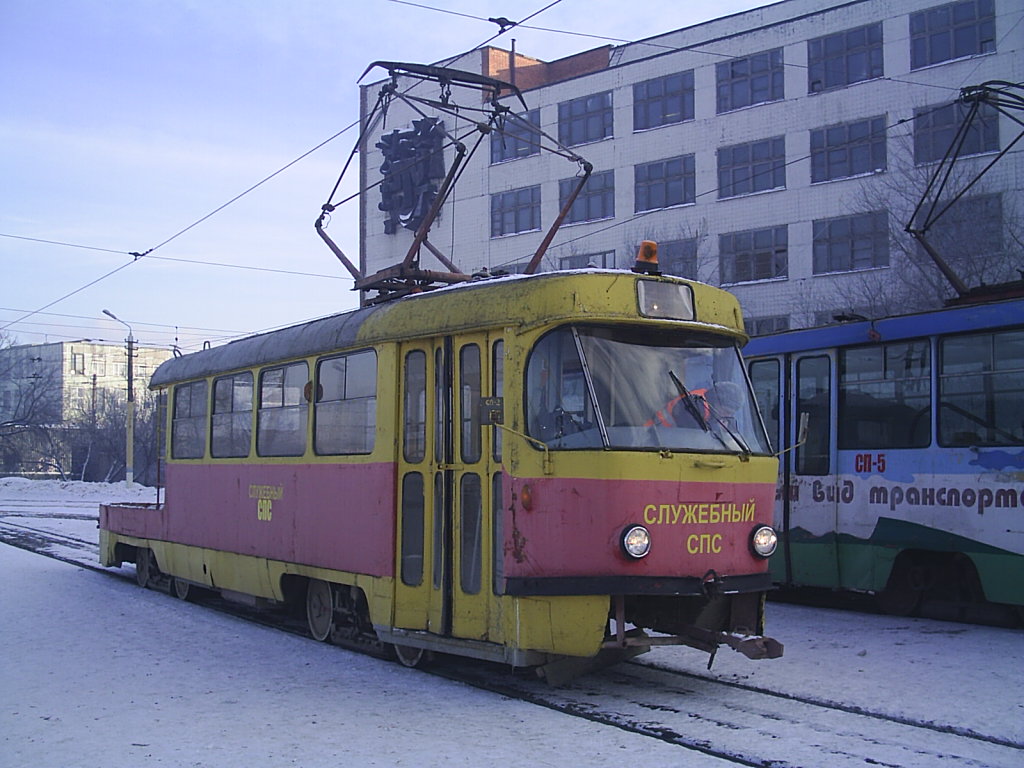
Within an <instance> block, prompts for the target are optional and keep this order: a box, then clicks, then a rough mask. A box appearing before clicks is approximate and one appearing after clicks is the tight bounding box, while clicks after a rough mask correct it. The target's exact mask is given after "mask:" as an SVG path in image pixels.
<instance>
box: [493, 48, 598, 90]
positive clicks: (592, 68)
mask: <svg viewBox="0 0 1024 768" xmlns="http://www.w3.org/2000/svg"><path fill="white" fill-rule="evenodd" d="M611 50H612V47H611V46H610V45H605V46H602V47H600V48H594V49H592V50H589V51H584V52H583V53H577V54H574V55H572V56H566V57H565V58H564V59H556V60H555V61H541V60H540V59H534V58H531V57H529V56H523V55H522V54H520V53H516V55H515V64H516V66H515V70H516V71H515V83H514V84H515V85H516V87H518V88H519V90H521V91H526V90H528V89H530V88H539V87H541V86H543V85H550V84H551V83H557V82H559V81H562V80H569V79H571V78H573V77H578V76H580V75H586V74H590V73H591V72H597V71H599V70H602V69H605V68H606V67H607V66H608V61H609V56H610V55H611ZM480 53H481V56H482V57H483V61H482V70H483V72H484V74H485V75H487V76H488V77H493V78H496V79H498V80H504V81H506V82H512V71H511V66H510V65H511V59H512V53H511V52H510V51H505V50H502V49H500V48H490V47H488V48H484V49H483V50H482V51H481V52H480Z"/></svg>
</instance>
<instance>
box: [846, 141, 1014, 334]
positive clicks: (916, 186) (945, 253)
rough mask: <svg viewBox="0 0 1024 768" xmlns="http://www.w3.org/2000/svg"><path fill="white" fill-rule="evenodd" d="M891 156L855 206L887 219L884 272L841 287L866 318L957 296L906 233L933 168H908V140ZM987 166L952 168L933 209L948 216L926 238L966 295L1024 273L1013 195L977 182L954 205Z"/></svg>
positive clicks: (974, 161) (967, 162)
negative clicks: (967, 291) (886, 266)
mask: <svg viewBox="0 0 1024 768" xmlns="http://www.w3.org/2000/svg"><path fill="white" fill-rule="evenodd" d="M891 150H892V151H890V156H889V168H888V170H887V171H886V172H885V173H884V174H877V175H874V176H872V177H870V178H867V179H865V180H864V182H863V183H862V185H861V191H860V195H859V199H858V200H857V201H856V203H855V207H856V208H857V209H859V210H860V211H862V212H865V213H867V212H874V211H886V212H887V213H888V222H889V243H890V265H889V269H886V270H877V271H869V272H864V273H859V274H857V275H852V276H851V279H849V280H846V281H844V283H843V292H844V294H845V295H846V296H847V297H848V299H849V302H848V303H850V305H851V306H852V307H858V308H859V310H860V313H862V314H868V313H870V314H868V316H871V317H881V316H885V315H891V314H902V313H907V312H913V311H921V310H925V309H932V308H935V307H939V306H942V304H943V303H944V301H945V300H947V299H949V298H952V297H954V296H955V295H956V291H955V290H954V289H953V286H952V285H951V284H950V282H949V281H948V280H947V279H946V278H945V277H944V276H943V274H942V272H941V271H940V269H939V268H938V266H936V263H935V262H934V261H933V260H932V258H931V257H930V256H929V255H928V253H927V252H926V251H925V249H924V248H922V247H921V245H920V244H919V243H918V242H917V241H916V240H914V238H913V237H911V236H910V235H909V234H908V233H907V232H906V227H907V225H908V223H910V219H911V217H912V216H913V213H914V210H915V209H916V208H917V206H918V203H919V202H920V201H921V199H922V197H923V196H924V194H925V190H926V189H927V187H928V184H929V181H930V179H931V175H932V173H933V170H934V164H929V165H915V164H914V153H913V148H912V147H911V146H910V140H909V138H908V137H902V138H901V139H897V140H894V141H893V142H892V143H891ZM986 160H987V158H966V159H964V160H962V161H960V163H959V165H957V166H955V167H954V168H953V171H952V173H951V178H950V183H949V184H948V190H949V191H948V192H947V193H946V194H945V195H944V197H943V198H942V199H939V200H937V201H935V203H934V205H935V210H936V211H941V210H943V209H946V210H945V212H944V213H943V214H942V215H941V216H940V217H939V218H938V219H937V220H936V221H935V223H934V225H932V226H931V228H930V229H929V231H928V233H927V235H926V236H927V238H928V241H929V243H930V244H931V245H932V247H933V248H934V249H935V250H936V251H937V252H938V253H939V254H940V255H941V257H942V258H943V259H944V260H945V261H946V263H947V264H948V265H949V268H950V269H951V270H952V271H953V272H954V273H955V274H956V275H957V276H958V277H959V279H960V280H961V281H962V282H963V283H964V284H966V286H967V287H968V288H977V287H979V286H983V285H992V284H996V283H1002V282H1006V281H1008V280H1014V279H1020V277H1021V275H1020V269H1021V267H1024V248H1022V244H1024V215H1022V214H1024V211H1022V210H1021V201H1020V199H1019V197H1020V196H1019V195H1006V194H1000V193H998V192H994V191H993V188H992V185H991V184H989V183H987V180H986V179H982V180H981V181H979V182H978V183H976V184H975V185H974V186H973V187H972V188H971V189H970V191H969V193H968V194H967V195H964V196H963V197H960V198H959V199H957V200H953V198H954V197H956V195H957V194H958V193H959V192H960V191H961V190H963V189H964V187H965V186H966V185H967V183H968V182H969V181H970V180H972V179H973V178H974V176H975V174H976V173H977V170H978V167H979V166H980V164H981V163H983V162H985V161H986ZM947 205H948V208H947Z"/></svg>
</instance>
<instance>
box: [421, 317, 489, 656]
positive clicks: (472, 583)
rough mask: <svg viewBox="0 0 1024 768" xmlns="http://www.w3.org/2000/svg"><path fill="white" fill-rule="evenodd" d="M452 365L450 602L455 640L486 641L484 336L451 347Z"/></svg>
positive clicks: (444, 471) (443, 469)
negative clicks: (482, 410) (482, 409)
mask: <svg viewBox="0 0 1024 768" xmlns="http://www.w3.org/2000/svg"><path fill="white" fill-rule="evenodd" d="M449 347H450V355H451V365H450V366H449V369H450V371H451V383H452V386H451V388H450V391H451V395H452V397H451V408H450V409H449V410H448V413H450V414H451V415H452V419H451V428H450V429H449V430H447V431H448V433H449V434H450V437H451V441H450V450H449V452H448V453H449V456H450V458H451V461H450V462H449V463H447V464H445V465H442V466H440V467H438V469H437V472H436V474H435V476H439V475H443V476H444V477H445V478H446V479H445V484H446V485H447V486H448V493H447V494H446V516H447V517H448V521H449V525H448V530H449V531H450V532H451V535H450V537H449V540H448V541H447V542H446V546H447V547H448V548H449V550H450V553H451V556H450V557H449V558H448V559H449V562H450V565H451V569H450V573H449V579H448V585H447V587H448V594H447V596H446V597H447V598H448V602H449V605H450V607H451V623H450V633H451V635H452V636H453V637H461V638H471V639H476V640H486V639H487V636H488V623H489V614H488V609H489V605H490V592H491V568H492V563H491V557H490V553H491V534H492V532H491V520H492V515H491V509H490V508H491V492H490V489H491V483H490V476H491V470H492V446H491V441H492V440H493V439H494V433H495V430H494V429H485V428H484V424H483V419H482V415H481V401H482V397H483V395H484V393H486V392H490V391H491V382H490V377H491V364H490V353H489V345H488V337H487V335H486V334H483V333H479V334H472V335H462V336H459V337H457V338H456V339H454V340H453V341H451V342H450V343H449Z"/></svg>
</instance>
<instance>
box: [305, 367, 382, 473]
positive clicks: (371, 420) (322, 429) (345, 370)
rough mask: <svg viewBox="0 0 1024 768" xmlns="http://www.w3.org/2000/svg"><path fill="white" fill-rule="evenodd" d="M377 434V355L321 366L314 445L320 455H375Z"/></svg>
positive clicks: (318, 378) (318, 376) (318, 373)
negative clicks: (375, 437) (374, 446)
mask: <svg viewBox="0 0 1024 768" xmlns="http://www.w3.org/2000/svg"><path fill="white" fill-rule="evenodd" d="M376 431H377V353H376V352H374V351H373V350H372V349H368V350H366V351H364V352H356V353H355V354H351V355H342V356H339V357H328V358H325V359H323V360H321V361H320V362H319V363H318V364H317V397H316V412H315V433H316V434H315V437H314V445H315V448H316V452H317V453H318V454H320V455H339V454H355V453H372V452H373V444H374V435H375V434H376Z"/></svg>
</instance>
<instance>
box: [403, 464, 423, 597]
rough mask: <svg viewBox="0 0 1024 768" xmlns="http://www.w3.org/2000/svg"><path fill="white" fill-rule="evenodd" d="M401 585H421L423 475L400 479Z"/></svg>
mask: <svg viewBox="0 0 1024 768" xmlns="http://www.w3.org/2000/svg"><path fill="white" fill-rule="evenodd" d="M402 583H403V584H405V585H406V586H407V587H418V586H419V585H420V584H422V583H423V475H421V474H420V473H419V472H409V473H408V474H406V476H405V477H404V478H402Z"/></svg>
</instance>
